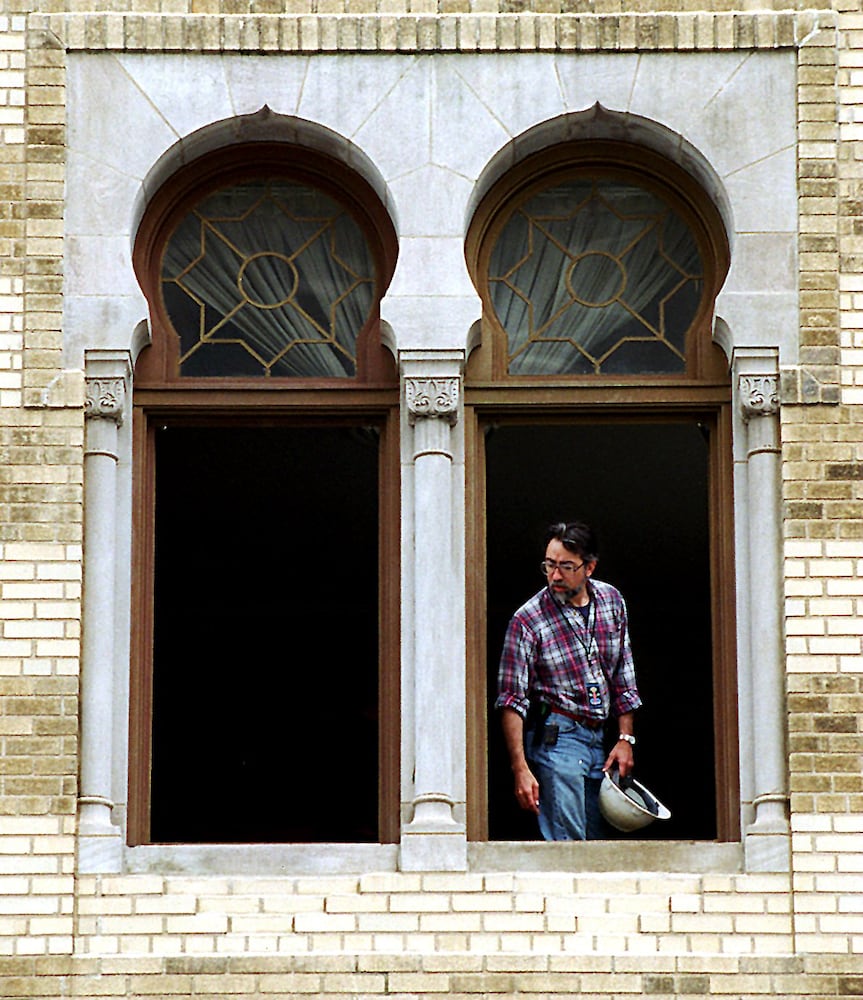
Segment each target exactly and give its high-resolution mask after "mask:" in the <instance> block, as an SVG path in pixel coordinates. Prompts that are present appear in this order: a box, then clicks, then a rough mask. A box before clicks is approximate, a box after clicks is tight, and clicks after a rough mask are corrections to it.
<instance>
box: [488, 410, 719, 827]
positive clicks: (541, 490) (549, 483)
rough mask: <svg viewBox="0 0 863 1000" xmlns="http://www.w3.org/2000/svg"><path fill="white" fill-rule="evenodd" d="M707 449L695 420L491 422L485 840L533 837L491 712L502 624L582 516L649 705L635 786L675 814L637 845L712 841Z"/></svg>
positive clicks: (704, 430) (715, 742)
mask: <svg viewBox="0 0 863 1000" xmlns="http://www.w3.org/2000/svg"><path fill="white" fill-rule="evenodd" d="M708 438H709V429H708V427H707V426H705V425H704V424H702V423H699V422H697V421H696V420H694V419H693V420H681V421H676V422H668V423H664V422H654V423H649V424H648V423H641V424H636V423H626V424H623V423H620V424H610V423H608V424H600V423H589V424H588V423H577V424H575V423H569V424H564V423H559V424H554V425H539V424H537V423H534V424H531V425H514V424H504V425H501V426H493V425H490V424H489V425H486V444H485V456H486V470H487V480H486V511H487V513H486V517H487V553H488V555H487V586H488V616H487V624H488V635H487V649H488V675H487V676H488V691H487V698H488V701H487V703H488V705H489V706H490V708H489V720H488V725H489V736H488V755H489V758H488V802H489V839H491V840H530V839H535V838H536V837H537V836H538V834H537V831H536V824H535V820H534V819H533V818H532V817H530V816H529V815H528V814H527V813H523V812H522V811H521V810H520V809H519V808H518V807H517V805H516V803H515V800H514V798H513V794H512V774H511V771H510V769H509V764H508V759H507V755H506V751H505V748H504V744H503V738H502V736H501V732H500V720H499V719H498V718H497V714H496V713H495V712H494V710H493V709H492V708H491V705H492V704H493V701H494V695H495V688H496V678H497V665H498V659H499V656H500V649H501V643H502V640H503V635H504V631H505V629H506V625H507V622H508V620H509V618H510V616H511V615H512V613H513V612H514V611H515V610H516V608H518V607H519V606H520V605H521V604H522V603H523V602H524V601H525V600H527V599H528V598H529V597H530V596H531V595H532V594H534V593H536V591H538V590H539V589H540V588H541V587H542V586H543V580H542V578H541V576H540V574H539V572H538V570H537V566H538V564H539V560H540V558H541V551H542V539H543V532H544V529H545V527H546V525H547V524H549V523H551V522H553V521H560V520H564V519H571V518H575V517H579V518H583V519H585V520H587V521H589V522H591V523H592V524H594V525H595V527H596V528H597V530H598V532H599V539H600V560H599V564H598V566H597V570H596V575H597V577H598V578H599V579H603V580H608V581H609V582H611V583H613V584H614V585H615V586H617V587H619V589H620V590H621V591H622V593H623V595H624V597H625V599H626V601H627V607H628V611H629V617H630V628H631V634H632V643H633V651H634V655H635V662H636V668H637V672H638V681H639V688H640V691H641V695H642V698H643V701H644V707H643V708H642V709H640V710H639V712H638V713H637V716H636V733H637V736H638V745H637V747H636V756H635V761H636V777H638V778H639V779H640V780H641V781H643V782H644V783H645V784H646V785H647V786H648V787H649V788H650V789H651V790H652V791H653V792H654V793H655V794H656V795H657V796H658V797H659V799H660V800H661V801H662V802H664V803H665V804H666V805H667V806H668V807H669V808H670V809H671V812H672V818H671V819H670V820H669V821H667V822H663V823H661V824H660V823H656V824H654V825H652V826H651V827H648V828H647V829H645V830H642V831H639V835H638V837H639V839H648V838H654V839H656V838H658V839H664V840H665V839H667V840H712V839H715V838H716V836H717V795H716V790H717V789H716V779H715V773H716V754H717V752H723V751H722V742H723V740H724V738H725V737H724V734H721V733H715V731H714V705H713V701H714V695H713V691H714V677H713V674H714V663H713V641H712V623H711V607H712V603H713V602H712V596H711V571H710V546H711V529H710V524H709V518H708V503H709V484H708V468H709V461H708V459H709V441H708ZM609 735H610V736H611V735H616V731H615V733H614V734H611V732H609Z"/></svg>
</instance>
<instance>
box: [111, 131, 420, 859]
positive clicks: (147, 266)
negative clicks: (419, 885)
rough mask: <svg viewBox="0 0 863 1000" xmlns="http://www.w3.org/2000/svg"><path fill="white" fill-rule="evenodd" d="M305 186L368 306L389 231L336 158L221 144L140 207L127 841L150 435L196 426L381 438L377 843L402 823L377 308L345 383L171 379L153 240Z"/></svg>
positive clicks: (144, 800)
mask: <svg viewBox="0 0 863 1000" xmlns="http://www.w3.org/2000/svg"><path fill="white" fill-rule="evenodd" d="M273 176H278V177H286V178H290V179H297V180H300V181H302V182H305V183H308V184H310V185H313V186H317V187H319V188H321V189H323V190H325V191H327V192H328V193H330V194H332V195H333V196H334V197H337V198H339V199H340V200H341V201H343V202H347V203H348V205H349V207H350V210H351V211H352V212H353V213H354V215H355V217H356V218H357V219H358V221H359V222H360V224H361V225H362V226H363V228H364V231H365V232H366V233H367V236H368V237H369V240H370V244H371V246H372V252H373V255H374V259H375V266H376V274H377V275H378V294H377V298H378V301H379V300H380V297H381V296H382V295H383V293H384V291H385V290H386V287H387V285H388V283H389V281H390V279H391V277H392V274H393V271H394V268H395V260H396V255H397V243H396V236H395V230H394V228H393V225H392V222H391V220H390V219H389V216H388V215H387V213H386V211H385V209H384V207H383V205H382V204H381V203H380V199H379V197H378V195H377V193H376V192H375V191H374V190H373V188H372V187H371V185H370V184H369V183H368V182H367V181H365V180H364V179H363V178H361V177H359V176H358V175H357V174H356V173H354V172H353V171H351V170H349V169H347V168H346V167H345V166H344V165H343V164H342V163H341V162H340V161H338V160H336V159H334V158H332V157H329V156H325V155H323V154H321V153H317V152H312V151H309V150H306V149H303V148H301V147H298V146H292V145H289V144H285V143H269V142H266V143H265V142H261V143H251V144H243V145H238V146H235V147H231V148H229V149H227V150H223V151H220V152H219V153H218V154H217V155H215V156H209V157H204V158H202V159H201V160H200V161H198V162H196V163H194V164H191V165H189V166H187V167H185V168H182V169H181V170H179V171H178V172H177V173H176V174H175V175H173V176H172V177H171V178H170V180H169V181H168V182H167V183H166V184H164V185H163V187H162V188H161V189H160V190H159V191H158V192H157V193H156V195H155V196H154V197H153V198H152V199H151V201H150V203H149V204H148V206H147V209H146V210H145V213H144V216H143V218H142V221H141V225H140V228H139V231H138V236H137V239H136V244H135V248H134V252H133V260H134V264H135V271H136V274H137V276H138V280H139V282H140V284H141V287H142V289H143V290H144V292H145V295H146V296H147V299H148V302H149V304H150V320H151V330H152V344H151V345H150V346H149V347H147V348H146V349H145V350H144V351H143V352H142V353H141V355H140V357H139V358H138V360H137V363H136V366H135V377H134V387H133V418H132V462H133V473H132V486H133V515H132V517H133V534H132V566H133V573H132V601H131V613H132V622H133V625H132V635H131V663H130V697H129V702H130V704H129V712H130V718H129V770H128V782H129V788H128V795H129V798H128V816H127V843H128V844H129V845H130V846H137V845H140V844H148V843H150V842H151V841H150V794H151V789H150V775H151V754H152V709H153V690H152V682H153V626H154V622H153V611H154V605H153V600H154V578H155V577H154V574H155V565H154V557H155V517H154V511H155V464H156V450H155V433H156V428H158V427H159V426H161V425H164V424H166V423H168V424H172V425H183V424H185V425H191V426H207V427H220V426H221V427H231V426H250V425H254V426H255V427H264V426H268V425H269V426H282V427H284V426H296V427H300V426H301V427H315V426H320V427H327V426H328V427H334V426H357V425H362V424H364V425H371V426H374V427H376V428H378V429H379V431H380V449H379V466H378V504H379V537H378V561H379V594H378V608H379V621H378V632H379V654H378V655H379V660H378V662H379V674H378V711H379V720H380V723H379V731H378V752H377V757H378V790H379V791H378V840H379V842H380V843H396V842H397V841H398V833H399V826H400V817H399V800H400V765H399V761H400V739H401V735H400V704H401V695H400V639H399V624H400V614H399V607H400V605H399V597H400V586H399V581H400V554H399V532H400V520H399V516H400V487H399V467H400V466H399V458H400V453H399V386H398V375H397V370H396V365H395V361H394V358H393V357H392V355H391V353H390V352H389V351H388V350H387V348H386V347H385V346H384V345H383V343H382V340H381V333H380V318H379V312H378V310H377V309H376V310H375V311H374V313H373V315H372V316H371V317H370V319H369V321H368V322H367V323H366V324H365V326H364V328H363V330H362V331H361V333H360V335H359V337H358V366H357V367H358V371H357V375H356V377H354V378H340V379H321V378H308V377H271V378H266V379H263V378H260V377H258V378H240V377H207V378H199V377H194V378H192V377H188V376H186V377H181V376H180V375H179V374H178V371H177V342H178V338H177V337H176V336H175V335H174V334H173V330H172V328H171V325H170V322H169V321H168V319H167V315H166V313H165V309H164V304H163V302H162V298H161V291H160V280H159V277H160V261H161V253H162V248H163V246H164V243H165V241H166V239H167V237H168V235H169V234H170V233H171V232H172V230H173V227H174V225H176V222H177V221H178V220H179V219H180V218H182V217H183V215H184V214H185V213H186V212H187V211H188V209H189V207H190V206H191V205H192V204H194V203H195V202H196V201H197V200H198V199H199V198H200V197H201V196H202V195H203V194H204V193H207V192H210V191H213V190H216V189H218V188H219V187H222V186H226V185H228V184H231V183H236V182H238V181H241V180H244V179H249V178H261V177H273Z"/></svg>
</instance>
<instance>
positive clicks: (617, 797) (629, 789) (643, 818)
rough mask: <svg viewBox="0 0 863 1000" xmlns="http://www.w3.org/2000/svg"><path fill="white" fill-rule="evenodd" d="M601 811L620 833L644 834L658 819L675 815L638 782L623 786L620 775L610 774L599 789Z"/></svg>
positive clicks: (606, 773)
mask: <svg viewBox="0 0 863 1000" xmlns="http://www.w3.org/2000/svg"><path fill="white" fill-rule="evenodd" d="M599 809H600V812H601V813H602V815H603V816H604V817H605V818H606V819H607V820H608V822H609V823H611V825H612V826H613V827H614V828H615V829H616V830H622V831H623V832H624V833H630V832H631V831H632V830H640V829H641V828H642V827H644V826H648V825H649V824H650V823H652V822H653V821H654V820H655V819H669V817H670V816H671V812H670V811H669V810H668V809H666V807H665V806H664V805H663V804H662V803H661V802H660V801H659V799H658V798H657V797H656V796H655V795H653V794H652V793H651V792H649V791H648V790H647V789H646V788H645V787H644V785H642V784H641V782H639V781H636V780H635V778H629V777H627V778H624V779H623V781H622V782H621V780H620V775H619V774H618V772H617V771H614V772H611V771H606V772H605V777H604V778H603V779H602V784H601V785H600V786H599Z"/></svg>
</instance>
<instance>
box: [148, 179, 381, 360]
mask: <svg viewBox="0 0 863 1000" xmlns="http://www.w3.org/2000/svg"><path fill="white" fill-rule="evenodd" d="M162 280H163V282H164V283H165V286H166V292H167V289H168V286H171V285H173V286H174V288H175V291H174V292H173V294H172V295H170V296H169V295H166V300H173V298H174V296H175V295H176V294H177V291H176V290H179V292H180V293H181V294H182V296H185V297H188V299H189V300H190V301H191V302H193V303H194V304H195V308H196V310H197V315H198V316H199V321H198V323H197V324H196V326H197V328H196V329H189V325H190V324H189V323H188V321H181V322H175V326H177V327H179V328H178V330H177V332H178V333H179V335H180V340H181V344H182V351H181V371H182V367H183V361H184V360H186V359H192V358H193V357H194V355H195V354H196V353H197V352H199V351H207V350H208V346H207V345H210V344H217V343H233V344H239V345H242V348H243V349H244V350H245V351H247V352H248V354H249V355H250V356H251V357H252V358H254V359H255V360H256V361H257V362H258V363H259V364H260V366H261V371H260V374H273V375H305V376H318V377H334V376H351V375H353V374H354V373H355V371H356V340H357V334H358V332H359V331H360V329H362V327H363V325H364V323H365V322H366V320H367V318H368V316H369V313H370V311H371V308H372V306H373V302H374V273H373V262H372V257H371V254H370V252H369V248H368V245H367V243H366V240H365V237H364V236H363V233H362V231H361V230H360V229H359V227H358V225H357V224H356V223H355V222H354V220H353V219H352V218H351V217H350V216H349V215H348V214H347V212H345V211H344V209H342V208H341V206H339V205H338V204H337V203H336V202H334V201H333V200H332V199H330V198H328V197H327V196H326V195H323V194H322V193H321V192H319V191H315V190H313V189H311V188H306V187H301V186H299V185H291V184H287V183H271V184H264V183H257V184H246V185H240V186H238V187H234V188H230V189H228V190H226V191H221V192H218V193H217V194H215V195H213V196H211V197H210V198H208V199H206V200H205V201H204V202H203V203H202V204H201V205H199V206H197V208H196V209H195V210H194V211H193V212H192V213H190V215H188V216H187V217H186V218H185V219H184V220H183V221H182V222H181V224H180V225H179V226H178V227H177V229H176V231H175V232H174V234H173V235H172V237H171V239H170V240H169V242H168V245H167V247H166V250H165V256H164V259H163V268H162ZM180 302H181V303H182V308H179V307H178V308H177V309H176V312H177V313H178V316H179V314H180V313H182V315H186V314H187V313H188V311H189V309H190V306H189V304H188V303H187V302H186V301H185V299H184V298H183V299H180ZM170 312H171V309H170V306H169V314H170ZM171 318H172V320H174V318H175V317H174V316H171ZM217 357H218V353H217ZM214 363H215V364H216V365H218V364H219V362H218V361H215V362H214ZM218 374H224V375H230V374H234V372H232V371H230V370H225V371H221V370H219V371H218Z"/></svg>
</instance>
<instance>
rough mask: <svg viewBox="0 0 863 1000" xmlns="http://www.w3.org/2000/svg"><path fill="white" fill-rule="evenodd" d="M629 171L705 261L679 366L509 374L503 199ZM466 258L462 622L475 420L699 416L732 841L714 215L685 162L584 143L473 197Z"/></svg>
mask: <svg viewBox="0 0 863 1000" xmlns="http://www.w3.org/2000/svg"><path fill="white" fill-rule="evenodd" d="M586 172H590V173H593V174H598V173H602V175H603V176H607V177H610V178H615V179H620V180H636V181H637V182H638V183H640V184H642V185H643V186H645V187H647V188H648V189H652V190H655V191H657V192H658V193H660V194H661V196H662V197H663V198H664V199H666V200H667V201H669V202H670V203H671V204H672V205H673V206H674V208H675V209H676V210H677V211H678V212H680V214H681V215H682V216H683V218H684V219H685V220H686V222H687V223H688V224H689V225H690V227H691V228H692V231H693V233H694V234H695V237H696V240H697V242H698V244H699V250H700V253H701V255H702V260H703V262H704V281H705V288H704V294H703V297H702V301H701V304H700V306H699V309H698V311H697V314H696V316H695V317H694V319H693V322H692V324H691V325H690V328H689V330H688V332H687V350H686V357H687V364H686V371H685V372H683V373H680V374H667V375H666V374H663V375H655V374H650V375H639V374H634V375H618V374H615V375H602V374H599V375H596V374H592V375H568V376H560V375H510V374H509V373H508V372H507V370H506V368H507V365H506V353H507V351H506V332H505V331H504V330H503V328H502V327H501V325H500V323H499V322H498V320H497V318H496V316H495V315H494V314H493V311H492V309H491V308H490V306H489V302H490V295H489V285H488V281H487V278H486V275H487V273H488V263H489V257H490V253H491V249H492V247H493V245H494V242H495V239H496V237H497V235H498V234H499V232H500V230H501V228H502V227H503V225H504V224H505V222H506V221H507V220H508V218H509V214H510V213H509V211H508V206H510V205H512V204H513V203H522V202H523V201H524V200H525V199H526V198H528V197H530V196H531V195H532V194H533V193H534V192H535V191H537V190H539V189H542V188H544V187H547V186H550V185H551V184H552V183H554V182H555V181H556V180H560V179H563V178H564V177H566V176H573V175H575V174H578V173H586ZM466 257H467V261H468V267H469V269H470V272H471V274H472V275H473V278H474V283H475V285H476V287H477V290H478V291H479V294H480V297H481V299H482V302H483V317H482V323H481V326H482V330H481V333H482V336H481V339H480V344H479V345H478V346H477V347H476V348H475V350H474V352H473V354H472V355H471V357H470V359H469V362H468V366H467V372H466V378H465V459H466V463H467V466H468V468H471V469H472V470H473V475H471V476H470V477H468V489H467V498H466V503H467V524H468V526H469V529H468V537H467V540H466V555H467V558H466V592H467V621H468V622H477V621H485V613H486V607H485V604H486V580H485V567H486V560H487V553H486V545H487V540H486V496H485V477H486V468H485V450H484V444H483V441H484V434H483V428H484V427H485V426H486V425H487V424H489V423H492V422H493V423H495V424H502V423H519V424H530V423H536V424H537V425H539V424H547V423H554V422H567V423H575V422H583V423H591V422H594V423H595V422H601V421H607V420H611V421H618V422H624V423H625V422H633V423H634V422H638V423H649V422H651V421H667V420H673V419H675V418H677V419H680V418H688V419H700V420H703V421H705V422H706V423H708V424H709V425H710V426H711V427H712V428H713V429H714V433H712V434H711V435H710V441H711V444H710V450H709V458H708V490H709V494H708V497H709V499H708V508H709V509H708V518H709V531H710V553H709V565H710V586H711V594H712V615H711V620H712V648H713V725H714V734H715V736H714V740H715V742H714V746H715V768H716V819H717V840H718V841H725V842H733V841H738V840H739V839H740V836H741V831H740V765H739V747H738V713H737V699H738V684H737V648H736V617H737V616H736V603H735V586H734V551H733V539H734V490H733V456H732V411H731V381H730V375H729V371H728V362H727V359H726V358H725V356H724V354H723V352H722V350H721V349H720V348H719V347H718V346H717V345H716V344H715V343H713V342H712V338H711V324H712V319H713V307H714V300H715V297H716V295H717V293H718V292H719V289H720V288H721V286H722V282H723V281H724V279H725V275H726V274H727V271H728V267H729V263H730V251H729V246H728V241H727V236H726V233H725V228H724V225H723V223H722V219H721V216H720V213H719V211H718V209H717V208H716V206H715V205H714V204H713V203H712V201H711V200H710V198H709V197H708V196H707V194H706V193H705V191H704V190H703V189H702V188H701V186H700V185H699V184H697V182H696V181H695V180H694V179H693V178H692V177H691V176H690V175H688V174H687V173H686V172H685V171H684V170H682V169H681V168H680V167H679V166H677V165H676V164H674V163H671V162H670V161H668V160H667V159H665V158H664V157H662V156H660V155H659V154H657V153H654V152H652V151H650V150H647V149H644V148H643V147H638V146H634V145H632V144H630V143H626V142H618V141H610V140H609V141H606V140H596V141H589V142H588V141H583V142H577V143H563V144H560V145H559V146H556V147H553V148H551V149H548V150H543V151H542V152H539V153H536V154H534V155H532V156H529V157H527V158H526V159H524V160H523V161H522V162H521V163H519V164H518V165H517V166H515V167H514V168H513V169H512V170H511V171H509V172H508V173H507V174H505V175H504V176H503V177H502V178H501V179H499V180H498V181H497V182H496V183H495V184H494V185H493V186H492V187H491V188H490V190H489V191H488V192H487V193H486V195H485V197H484V198H483V199H482V200H481V202H480V203H479V206H478V208H477V211H476V213H475V215H474V218H473V221H472V223H471V226H470V229H469V232H468V239H467V244H466ZM466 639H467V661H468V669H467V704H468V719H467V759H468V789H469V792H468V808H467V825H468V837H469V839H470V840H474V841H485V840H487V839H488V783H487V778H488V738H489V734H488V722H487V704H486V701H487V684H486V681H487V669H488V666H487V665H488V653H489V650H488V648H487V641H486V636H485V634H484V630H483V629H468V631H467V637H466Z"/></svg>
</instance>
